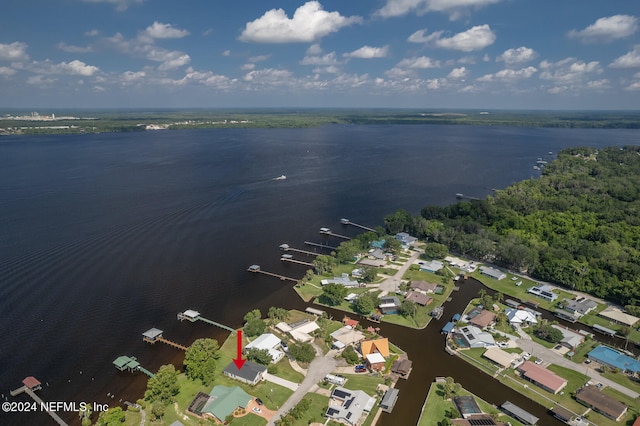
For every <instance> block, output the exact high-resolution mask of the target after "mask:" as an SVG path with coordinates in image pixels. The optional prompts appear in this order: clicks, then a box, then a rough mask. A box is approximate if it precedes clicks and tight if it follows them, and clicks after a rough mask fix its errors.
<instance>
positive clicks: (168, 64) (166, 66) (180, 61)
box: [147, 48, 191, 71]
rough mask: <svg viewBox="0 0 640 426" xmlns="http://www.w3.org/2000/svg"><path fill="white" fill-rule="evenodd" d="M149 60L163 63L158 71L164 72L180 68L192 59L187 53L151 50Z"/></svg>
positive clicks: (148, 53)
mask: <svg viewBox="0 0 640 426" xmlns="http://www.w3.org/2000/svg"><path fill="white" fill-rule="evenodd" d="M147 59H149V60H152V61H155V62H161V64H160V65H159V66H158V69H159V70H163V71H164V70H171V69H175V68H179V67H181V66H183V65H186V64H188V63H189V62H191V57H190V56H189V55H187V54H186V53H183V52H180V51H177V50H171V51H170V50H166V49H161V48H157V49H151V50H149V51H148V52H147Z"/></svg>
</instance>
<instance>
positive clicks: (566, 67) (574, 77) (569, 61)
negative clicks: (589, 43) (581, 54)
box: [540, 58, 602, 86]
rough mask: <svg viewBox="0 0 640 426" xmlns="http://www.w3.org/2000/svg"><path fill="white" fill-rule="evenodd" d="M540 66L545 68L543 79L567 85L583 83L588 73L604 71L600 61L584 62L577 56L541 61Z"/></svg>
mask: <svg viewBox="0 0 640 426" xmlns="http://www.w3.org/2000/svg"><path fill="white" fill-rule="evenodd" d="M540 68H542V69H543V71H542V72H541V73H540V78H541V79H543V80H549V81H552V82H554V83H555V84H557V85H565V86H567V85H573V86H576V85H581V84H582V83H583V82H584V80H585V79H586V78H587V75H588V74H600V73H602V68H601V67H600V62H598V61H591V62H584V61H579V60H577V59H575V58H566V59H563V60H561V61H558V62H555V63H552V62H548V61H542V62H541V63H540Z"/></svg>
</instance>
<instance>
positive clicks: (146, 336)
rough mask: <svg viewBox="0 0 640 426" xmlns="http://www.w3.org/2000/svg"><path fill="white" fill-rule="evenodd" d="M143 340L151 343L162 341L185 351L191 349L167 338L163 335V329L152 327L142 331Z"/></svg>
mask: <svg viewBox="0 0 640 426" xmlns="http://www.w3.org/2000/svg"><path fill="white" fill-rule="evenodd" d="M142 340H143V341H145V342H147V343H151V344H154V343H156V342H162V343H165V344H167V345H169V346H173V347H174V348H177V349H180V350H183V351H185V352H186V351H187V350H188V349H189V348H188V347H186V346H182V345H180V344H178V343H176V342H172V341H171V340H167V339H165V338H164V337H162V330H160V329H157V328H150V329H149V330H147V331H145V332H144V333H142Z"/></svg>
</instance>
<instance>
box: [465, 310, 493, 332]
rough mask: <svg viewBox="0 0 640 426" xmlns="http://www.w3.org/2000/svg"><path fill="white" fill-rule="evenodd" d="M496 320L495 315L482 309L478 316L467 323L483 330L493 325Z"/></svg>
mask: <svg viewBox="0 0 640 426" xmlns="http://www.w3.org/2000/svg"><path fill="white" fill-rule="evenodd" d="M495 320H496V314H494V313H493V312H491V311H487V310H486V309H483V310H482V311H481V312H480V313H479V314H478V315H476V316H474V317H473V318H471V319H470V320H469V323H470V324H472V325H475V326H476V327H479V328H485V327H488V326H489V325H491V324H493V323H494V322H495Z"/></svg>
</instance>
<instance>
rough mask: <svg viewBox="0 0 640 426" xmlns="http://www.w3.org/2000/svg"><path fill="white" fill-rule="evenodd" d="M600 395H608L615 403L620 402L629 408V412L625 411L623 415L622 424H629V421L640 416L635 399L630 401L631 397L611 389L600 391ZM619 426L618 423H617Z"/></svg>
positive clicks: (638, 406) (639, 406)
mask: <svg viewBox="0 0 640 426" xmlns="http://www.w3.org/2000/svg"><path fill="white" fill-rule="evenodd" d="M602 393H604V394H607V395H609V396H610V397H612V398H614V399H616V400H617V401H620V402H622V403H623V404H625V405H626V406H627V407H629V410H628V411H627V414H626V415H625V417H624V418H623V419H622V422H621V423H622V424H625V422H627V423H626V424H631V420H632V419H634V418H635V417H638V416H640V404H638V400H637V399H635V400H634V399H632V398H631V397H629V396H627V395H625V394H623V393H620V392H618V391H617V390H615V389H611V388H608V387H607V388H604V389H603V390H602ZM618 424H620V423H618Z"/></svg>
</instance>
